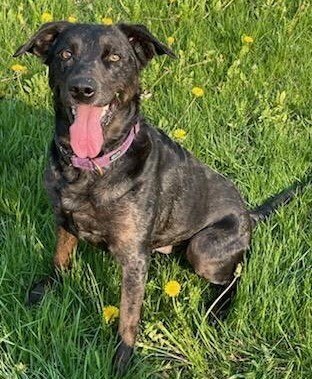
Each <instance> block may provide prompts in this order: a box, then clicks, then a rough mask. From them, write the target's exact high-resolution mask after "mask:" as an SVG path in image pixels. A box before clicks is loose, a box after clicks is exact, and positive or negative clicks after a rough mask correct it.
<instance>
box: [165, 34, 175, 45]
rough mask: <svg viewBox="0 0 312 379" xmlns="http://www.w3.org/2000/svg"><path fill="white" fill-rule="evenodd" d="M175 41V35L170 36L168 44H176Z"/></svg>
mask: <svg viewBox="0 0 312 379" xmlns="http://www.w3.org/2000/svg"><path fill="white" fill-rule="evenodd" d="M174 41H175V39H174V37H172V36H170V37H168V38H167V44H168V46H172V45H173V44H174Z"/></svg>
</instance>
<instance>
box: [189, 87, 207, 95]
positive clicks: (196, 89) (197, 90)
mask: <svg viewBox="0 0 312 379" xmlns="http://www.w3.org/2000/svg"><path fill="white" fill-rule="evenodd" d="M204 93H205V92H204V90H203V89H202V88H201V87H193V88H192V94H193V95H194V96H196V97H202V96H204Z"/></svg>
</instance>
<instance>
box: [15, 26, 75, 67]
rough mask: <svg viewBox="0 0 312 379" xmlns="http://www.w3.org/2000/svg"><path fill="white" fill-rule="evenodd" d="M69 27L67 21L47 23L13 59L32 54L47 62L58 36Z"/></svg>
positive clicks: (20, 48) (19, 49) (17, 51)
mask: <svg viewBox="0 0 312 379" xmlns="http://www.w3.org/2000/svg"><path fill="white" fill-rule="evenodd" d="M69 25H71V24H70V23H69V22H67V21H56V22H47V23H46V24H43V25H42V26H41V27H40V29H39V30H38V31H37V33H36V34H34V35H33V36H32V37H31V39H30V40H29V41H28V42H26V43H25V44H24V45H22V46H21V47H19V48H18V49H17V50H16V52H15V53H14V55H13V57H18V56H20V55H22V54H24V53H31V54H34V55H37V56H38V57H40V58H42V60H43V62H45V61H46V59H47V56H48V51H49V48H50V47H51V45H52V44H53V42H54V41H55V39H56V38H57V36H58V35H59V34H60V33H61V32H62V31H63V30H65V29H66V28H67V27H68V26H69Z"/></svg>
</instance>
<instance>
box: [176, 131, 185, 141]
mask: <svg viewBox="0 0 312 379" xmlns="http://www.w3.org/2000/svg"><path fill="white" fill-rule="evenodd" d="M173 137H174V138H176V139H179V140H184V139H185V138H186V131H185V130H184V129H176V130H175V131H174V132H173Z"/></svg>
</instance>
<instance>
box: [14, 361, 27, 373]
mask: <svg viewBox="0 0 312 379" xmlns="http://www.w3.org/2000/svg"><path fill="white" fill-rule="evenodd" d="M15 369H16V371H17V372H18V373H20V374H22V373H25V371H26V370H27V366H26V365H25V364H24V363H23V362H19V363H17V364H16V365H15Z"/></svg>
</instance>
